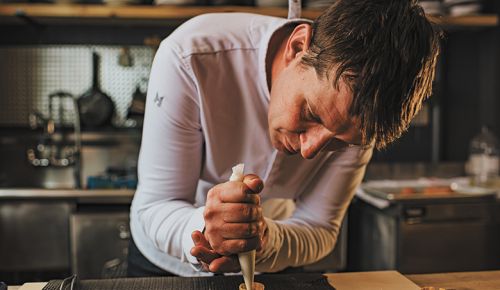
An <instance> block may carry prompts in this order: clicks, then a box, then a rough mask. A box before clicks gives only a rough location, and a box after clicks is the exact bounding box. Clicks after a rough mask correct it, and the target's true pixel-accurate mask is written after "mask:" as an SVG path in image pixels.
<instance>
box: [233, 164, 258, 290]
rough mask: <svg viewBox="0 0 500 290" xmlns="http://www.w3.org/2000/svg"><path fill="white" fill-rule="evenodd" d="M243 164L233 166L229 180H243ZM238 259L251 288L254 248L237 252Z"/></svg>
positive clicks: (246, 282) (247, 284)
mask: <svg viewBox="0 0 500 290" xmlns="http://www.w3.org/2000/svg"><path fill="white" fill-rule="evenodd" d="M244 168H245V165H244V164H243V163H240V164H238V165H236V166H234V167H233V174H231V177H229V181H243V176H244V175H243V170H244ZM238 260H239V261H240V267H241V273H242V274H243V280H245V287H246V288H247V290H253V277H254V274H255V250H252V251H249V252H244V253H239V254H238Z"/></svg>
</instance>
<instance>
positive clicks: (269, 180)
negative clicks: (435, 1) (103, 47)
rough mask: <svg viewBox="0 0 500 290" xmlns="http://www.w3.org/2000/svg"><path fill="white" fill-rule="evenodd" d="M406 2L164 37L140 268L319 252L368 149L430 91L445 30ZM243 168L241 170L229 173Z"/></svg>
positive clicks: (134, 262) (146, 152)
mask: <svg viewBox="0 0 500 290" xmlns="http://www.w3.org/2000/svg"><path fill="white" fill-rule="evenodd" d="M416 2H417V1H410V0H378V1H377V0H339V1H336V2H335V4H333V5H332V6H331V7H330V8H329V9H327V10H326V11H325V12H324V13H323V14H322V15H321V16H320V17H319V18H318V19H316V20H315V22H314V23H311V22H309V21H307V20H303V19H293V20H286V19H281V18H274V17H268V16H260V15H251V14H242V13H235V14H211V15H204V16H199V17H196V18H194V19H192V20H190V21H188V22H187V23H185V24H183V25H182V26H181V27H179V28H178V29H177V30H176V31H175V32H174V33H172V35H170V36H169V37H168V38H167V39H165V40H164V41H163V42H162V44H161V46H160V48H159V50H158V53H157V54H156V57H155V60H154V63H153V67H152V71H151V79H150V84H149V90H148V98H147V107H146V116H145V122H144V131H143V140H142V147H141V153H140V158H139V186H138V189H137V192H136V195H135V197H134V201H133V204H132V208H131V230H132V236H133V242H132V244H131V249H130V256H129V274H130V275H132V276H141V275H143V276H151V275H168V274H175V275H184V276H196V275H209V274H211V273H225V272H238V271H239V270H240V268H239V265H238V260H237V256H236V254H237V253H240V252H245V251H249V250H253V249H256V250H257V258H256V270H257V271H259V272H276V271H281V270H283V269H286V268H287V267H299V266H303V265H307V264H310V263H313V262H315V261H318V260H319V259H321V258H322V257H324V256H326V255H327V254H328V253H329V252H331V251H332V249H333V248H334V246H335V242H336V239H337V235H338V231H339V227H340V224H341V221H342V218H343V216H344V214H345V212H346V209H347V207H348V204H349V202H350V200H351V199H352V196H353V194H354V191H355V189H356V187H357V186H358V185H359V184H360V183H361V181H362V178H363V175H364V171H365V167H366V165H367V163H368V162H369V160H370V158H371V154H372V148H373V147H377V148H383V147H384V146H386V145H387V144H388V143H390V142H392V141H393V140H395V139H396V138H398V137H399V136H400V135H401V134H402V133H403V132H404V131H405V130H406V129H407V127H408V125H409V123H410V121H411V119H412V118H413V117H414V116H415V114H416V113H417V112H418V110H419V109H420V107H421V105H422V102H423V100H424V99H425V98H427V97H428V96H429V95H430V94H431V88H432V80H433V78H434V68H435V64H436V58H437V55H438V41H439V39H438V35H437V33H436V32H435V31H434V30H433V28H432V26H431V25H430V24H429V22H428V21H427V20H426V18H425V16H424V14H423V12H422V9H420V7H419V6H418V5H417V4H416ZM237 163H244V164H245V171H246V172H247V173H251V174H248V175H246V176H245V178H244V180H243V182H228V181H227V180H228V178H229V176H230V174H231V167H232V166H233V165H235V164H237Z"/></svg>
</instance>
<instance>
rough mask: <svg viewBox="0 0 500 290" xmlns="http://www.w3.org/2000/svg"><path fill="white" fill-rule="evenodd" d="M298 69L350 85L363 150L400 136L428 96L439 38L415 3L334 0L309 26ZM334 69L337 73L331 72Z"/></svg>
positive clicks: (385, 0) (397, 0) (352, 109)
mask: <svg viewBox="0 0 500 290" xmlns="http://www.w3.org/2000/svg"><path fill="white" fill-rule="evenodd" d="M312 30H313V35H312V38H311V43H310V46H309V50H308V52H307V53H306V55H304V57H303V58H302V64H304V65H308V66H312V67H314V69H315V70H316V73H317V74H318V76H319V77H327V78H330V77H332V72H334V74H333V75H334V76H333V84H334V86H337V84H338V81H339V79H340V78H344V80H346V81H347V82H348V84H350V87H351V90H352V92H353V95H354V98H353V102H352V105H351V108H350V111H349V113H350V114H351V116H356V117H359V119H360V122H361V128H360V129H361V132H362V138H363V142H364V143H365V144H367V143H372V142H374V144H375V146H376V147H377V148H378V149H380V148H384V147H385V146H386V145H387V144H389V143H390V142H392V141H394V140H395V139H397V138H398V137H400V136H401V134H402V133H403V132H405V131H406V130H407V129H408V126H409V125H410V122H411V120H412V119H413V117H414V116H415V115H416V114H417V113H418V111H419V110H420V108H421V107H422V103H423V101H424V100H425V99H426V98H427V97H429V96H430V95H431V93H432V82H433V80H434V74H435V66H436V62H437V57H438V54H439V41H440V38H441V33H440V32H438V31H437V30H436V29H435V28H434V27H433V26H432V25H431V23H430V22H429V21H428V20H427V18H426V17H425V13H424V12H423V10H422V8H421V7H420V6H419V5H418V3H417V1H416V0H337V1H336V2H335V3H334V4H333V5H331V6H330V7H329V8H328V9H327V10H326V11H325V12H324V13H322V14H321V15H320V16H319V17H318V18H317V19H316V20H315V21H314V23H313V27H312ZM334 68H335V69H334Z"/></svg>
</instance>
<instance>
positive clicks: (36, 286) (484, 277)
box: [9, 271, 500, 290]
mask: <svg viewBox="0 0 500 290" xmlns="http://www.w3.org/2000/svg"><path fill="white" fill-rule="evenodd" d="M327 277H328V281H329V282H330V284H331V285H332V286H334V287H335V288H336V289H337V290H358V289H359V290H371V289H373V290H393V289H394V290H413V289H415V290H418V289H420V287H426V286H427V287H429V286H433V287H441V288H444V289H453V290H476V289H477V290H498V289H500V271H486V272H461V273H440V274H419V275H406V277H405V276H403V275H401V274H400V273H398V272H396V271H381V272H358V273H332V274H327ZM410 280H411V281H413V283H412V282H411V281H410ZM414 283H415V284H414ZM44 285H45V284H44V283H32V284H25V285H23V286H22V287H16V286H13V287H9V290H41V289H42V288H43V286H44Z"/></svg>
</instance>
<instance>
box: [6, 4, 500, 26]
mask: <svg viewBox="0 0 500 290" xmlns="http://www.w3.org/2000/svg"><path fill="white" fill-rule="evenodd" d="M322 11H323V10H311V9H304V10H303V12H302V16H303V17H304V18H308V19H314V18H316V17H317V16H318V15H320V14H321V12H322ZM216 12H248V13H257V14H264V15H270V16H278V17H286V16H287V14H288V9H287V8H282V7H253V6H170V5H159V6H149V5H148V6H146V5H134V6H111V5H77V4H29V3H24V4H0V23H22V22H23V21H24V22H26V21H28V22H30V21H32V22H35V23H68V22H71V21H73V22H78V21H82V20H83V21H86V20H89V21H90V22H94V23H101V24H102V23H104V24H110V23H113V22H120V21H122V22H123V21H125V22H128V23H139V24H140V23H146V24H151V23H157V24H161V23H162V22H174V23H175V22H182V21H184V20H186V19H189V18H191V17H194V16H196V15H200V14H204V13H216ZM429 18H430V19H431V20H432V21H433V22H435V23H437V24H439V25H442V26H454V27H494V26H497V25H498V16H497V15H477V16H462V17H449V16H444V17H436V16H430V17H429Z"/></svg>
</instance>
